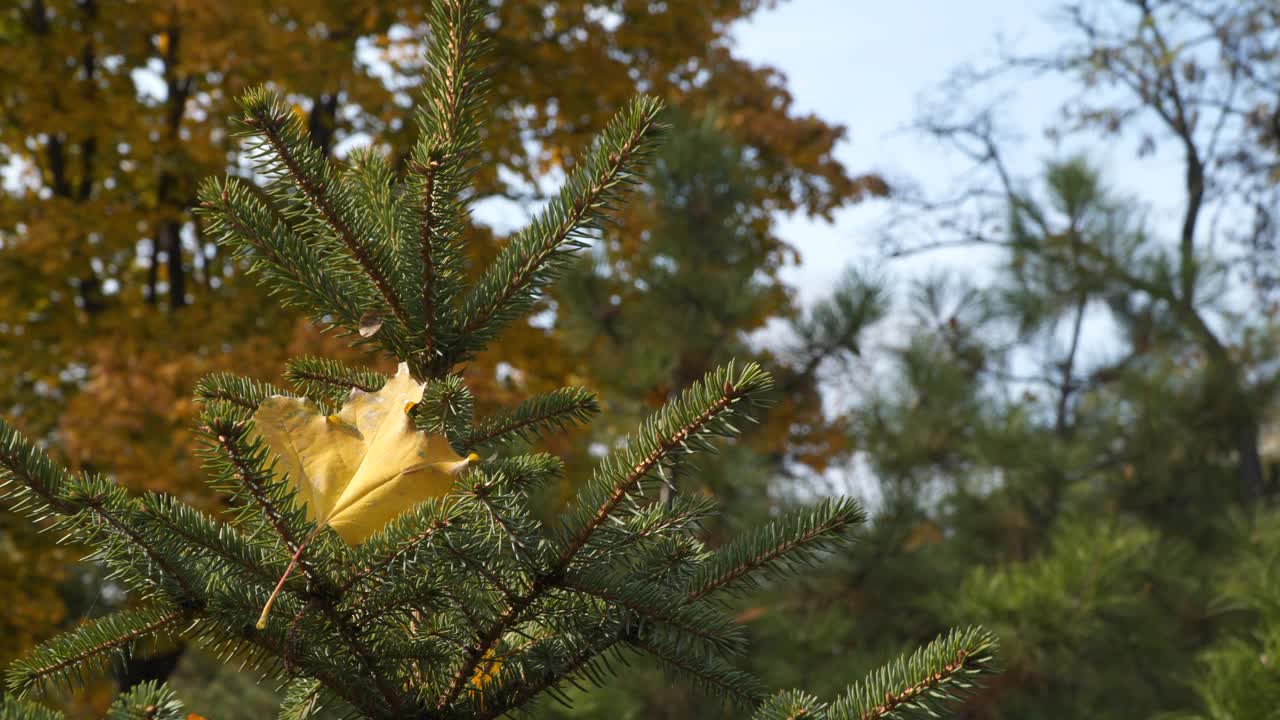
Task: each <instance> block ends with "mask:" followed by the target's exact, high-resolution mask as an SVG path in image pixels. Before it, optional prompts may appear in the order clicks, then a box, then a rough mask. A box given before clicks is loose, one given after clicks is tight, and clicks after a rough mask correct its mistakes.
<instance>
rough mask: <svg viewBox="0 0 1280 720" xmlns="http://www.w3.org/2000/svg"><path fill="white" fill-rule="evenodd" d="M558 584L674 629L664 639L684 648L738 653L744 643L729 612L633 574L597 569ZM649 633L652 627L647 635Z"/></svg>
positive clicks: (642, 619) (742, 648) (629, 613)
mask: <svg viewBox="0 0 1280 720" xmlns="http://www.w3.org/2000/svg"><path fill="white" fill-rule="evenodd" d="M560 585H561V587H564V588H566V589H569V590H574V591H576V592H580V593H583V594H585V595H588V596H590V597H594V598H598V599H600V600H603V601H605V602H606V603H607V605H608V606H609V607H611V608H614V609H615V611H616V610H618V609H622V610H625V611H626V614H627V615H628V617H634V618H635V619H637V620H639V621H642V622H646V623H652V624H654V625H658V626H662V627H664V628H669V629H670V630H673V631H675V632H674V633H672V637H670V638H668V639H667V641H668V642H670V643H671V644H672V645H673V646H675V647H679V648H681V649H683V650H685V651H687V650H688V646H689V645H690V644H693V645H694V646H695V647H697V646H701V647H706V648H709V649H712V650H715V651H717V652H721V653H738V652H742V651H743V650H744V649H745V647H746V638H745V637H744V635H743V634H742V627H741V626H740V625H738V624H737V623H735V622H734V621H733V619H732V618H731V617H729V616H728V615H726V614H724V613H721V612H717V611H715V610H714V609H712V608H710V607H708V606H706V605H702V604H684V603H682V602H681V598H680V597H679V596H678V595H675V594H673V593H672V592H671V591H670V590H668V589H667V588H664V587H662V586H661V585H657V584H653V583H646V582H642V581H639V580H636V579H634V578H628V579H626V580H623V579H621V578H611V577H609V575H608V574H606V573H603V572H600V571H587V572H581V573H574V574H570V575H567V576H566V577H565V578H564V580H563V581H562V582H561V583H560ZM650 636H652V630H649V631H648V632H646V637H650Z"/></svg>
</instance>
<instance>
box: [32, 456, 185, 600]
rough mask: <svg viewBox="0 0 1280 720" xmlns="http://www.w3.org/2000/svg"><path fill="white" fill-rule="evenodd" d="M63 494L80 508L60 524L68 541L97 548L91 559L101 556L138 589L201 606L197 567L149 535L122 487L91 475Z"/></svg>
mask: <svg viewBox="0 0 1280 720" xmlns="http://www.w3.org/2000/svg"><path fill="white" fill-rule="evenodd" d="M64 496H65V497H66V499H67V501H68V502H69V503H70V504H71V506H72V507H75V508H79V509H78V510H77V511H76V512H75V514H72V515H67V516H65V517H64V518H63V519H62V520H60V521H59V523H58V526H57V527H58V528H59V529H60V530H62V531H64V532H65V537H66V539H71V540H75V541H76V542H79V543H83V544H85V545H88V546H90V547H92V548H93V549H94V552H93V553H92V554H91V555H90V556H89V558H90V559H93V560H102V561H103V564H104V565H106V566H107V567H108V568H109V569H110V570H111V571H112V575H113V576H115V577H119V578H120V579H122V580H123V581H124V582H125V583H126V584H127V585H128V586H129V587H130V588H131V589H133V590H135V591H138V592H141V593H144V594H147V595H150V594H153V591H156V590H159V591H161V593H162V595H164V596H165V597H167V598H168V599H170V600H172V601H174V602H176V603H178V604H180V605H183V606H185V607H187V608H188V609H192V608H196V607H198V606H199V605H200V604H201V602H202V601H201V599H200V598H201V596H200V593H199V592H198V591H197V587H198V585H199V580H198V579H197V578H196V577H195V573H194V572H193V568H192V567H191V566H190V565H189V564H188V563H186V562H184V560H183V559H182V558H180V557H178V556H176V555H173V554H171V553H167V552H165V551H164V550H163V549H162V548H161V547H159V546H158V545H157V544H156V543H155V541H154V540H153V539H151V538H148V537H146V536H145V534H144V533H143V531H142V528H141V525H142V523H141V519H140V514H141V513H140V511H139V508H138V505H137V502H136V501H135V500H134V499H132V498H130V497H129V495H128V493H126V492H125V490H124V489H123V488H121V487H120V486H118V485H116V484H114V483H112V482H110V481H108V480H105V479H103V478H101V477H97V476H93V475H88V476H84V477H76V478H74V479H73V481H72V482H70V483H68V484H67V486H66V488H65V491H64Z"/></svg>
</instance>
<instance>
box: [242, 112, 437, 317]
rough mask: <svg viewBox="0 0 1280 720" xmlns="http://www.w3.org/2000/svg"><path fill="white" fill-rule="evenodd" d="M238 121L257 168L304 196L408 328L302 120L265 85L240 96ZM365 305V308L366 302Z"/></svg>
mask: <svg viewBox="0 0 1280 720" xmlns="http://www.w3.org/2000/svg"><path fill="white" fill-rule="evenodd" d="M241 106H242V107H243V109H244V116H243V118H242V119H241V122H243V123H244V125H245V127H247V128H249V130H250V131H251V132H252V133H254V134H256V135H257V136H258V137H260V138H261V140H262V144H261V145H260V147H259V148H258V150H259V151H260V152H258V153H256V154H255V155H254V156H253V157H254V158H255V159H257V160H259V161H261V165H260V167H261V169H262V170H263V171H264V172H267V173H269V174H278V175H280V176H281V177H283V178H286V179H287V180H289V181H290V182H292V183H293V185H294V186H295V187H296V188H297V189H298V191H299V192H301V193H302V194H303V196H304V197H305V198H306V199H307V201H308V203H309V204H310V207H311V210H312V211H313V212H315V213H316V214H317V215H318V216H319V219H320V221H321V222H322V223H323V225H324V226H326V227H327V229H328V230H329V231H330V232H331V233H332V234H333V236H335V237H336V238H337V239H338V240H339V241H340V242H341V243H342V245H343V246H344V247H346V249H347V251H348V252H350V253H351V256H352V257H353V258H355V260H356V262H357V263H359V265H360V268H361V269H362V270H363V271H364V274H365V275H366V276H367V277H368V278H369V279H370V280H371V281H372V282H373V284H374V286H375V287H377V289H378V293H379V295H380V296H381V300H382V302H383V303H385V305H386V307H388V308H390V309H391V312H392V314H393V315H394V316H395V318H396V320H397V321H398V322H399V324H400V326H401V327H402V328H405V329H409V328H412V327H413V325H412V324H411V323H410V322H409V318H408V316H407V315H406V314H405V311H404V306H403V304H402V303H401V300H400V296H399V293H397V291H396V288H395V287H394V286H393V284H392V282H391V277H392V276H393V275H394V270H393V269H392V267H391V266H392V260H391V257H390V254H389V253H388V252H387V251H386V249H385V248H384V247H382V246H380V245H379V244H376V243H371V242H369V240H368V238H369V237H370V233H368V232H366V231H365V230H366V228H365V227H364V225H365V224H366V223H360V222H358V221H357V220H356V219H355V218H354V217H353V216H354V215H355V214H356V212H355V209H354V207H353V204H352V200H351V198H350V196H349V194H348V192H347V191H346V188H345V187H344V185H343V184H341V183H339V182H337V181H336V179H335V178H334V173H333V169H332V168H331V167H330V166H329V161H328V160H327V159H326V158H325V157H324V156H323V155H321V154H320V150H319V148H317V147H316V146H315V145H314V144H313V143H312V142H311V138H310V135H309V133H308V132H307V130H306V128H305V127H303V124H302V120H301V119H300V118H299V117H298V115H297V114H296V113H294V112H293V110H292V109H291V108H290V107H289V106H288V105H287V104H286V103H285V102H284V100H283V99H281V98H280V97H279V96H278V95H277V94H275V93H274V92H271V91H270V90H267V89H265V88H258V89H256V90H252V91H250V92H249V93H247V94H246V95H245V96H244V97H243V98H242V99H241ZM367 309H370V308H366V310H367Z"/></svg>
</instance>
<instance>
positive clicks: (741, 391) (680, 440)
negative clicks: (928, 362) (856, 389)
mask: <svg viewBox="0 0 1280 720" xmlns="http://www.w3.org/2000/svg"><path fill="white" fill-rule="evenodd" d="M770 387H772V380H771V378H770V377H769V375H768V373H766V372H764V371H763V370H761V369H760V367H759V366H758V365H756V364H754V363H752V364H750V365H747V366H746V367H744V368H743V369H742V371H741V372H735V371H734V367H733V364H732V363H730V364H729V365H728V366H727V367H724V368H720V369H719V370H716V371H713V372H711V373H709V374H708V375H707V376H706V377H705V378H703V380H702V381H701V382H699V383H695V384H694V386H693V387H691V388H689V389H688V390H686V391H685V392H684V393H682V394H681V395H680V397H678V398H676V399H675V400H674V401H672V402H670V403H668V404H667V405H665V406H664V407H663V408H662V409H661V410H659V411H658V412H657V413H656V414H655V415H654V416H653V417H652V418H650V419H649V420H648V421H646V422H645V423H644V424H643V425H642V426H641V429H640V431H639V432H638V433H637V437H636V438H635V439H634V440H633V441H632V442H630V443H628V444H627V446H626V447H624V448H623V449H622V450H620V451H618V452H616V453H614V454H613V455H611V456H610V457H608V458H606V459H605V460H604V461H603V462H602V463H601V465H600V467H599V469H597V472H596V474H595V476H594V477H593V479H592V481H591V484H590V485H589V486H588V487H587V489H586V490H584V492H583V493H580V494H579V497H578V500H577V505H578V508H579V512H578V516H577V519H576V522H575V524H576V526H577V528H576V530H574V529H572V528H570V532H571V535H570V536H569V539H568V540H567V541H566V542H565V543H564V544H563V546H562V548H561V550H560V552H559V554H558V556H557V557H556V559H555V560H554V561H553V562H552V563H551V566H550V567H549V568H548V569H547V570H546V571H545V572H543V573H541V574H539V575H538V576H537V577H536V578H535V580H534V582H533V583H532V585H531V586H530V587H529V590H528V591H527V592H526V593H525V594H523V595H521V596H519V597H518V598H516V599H515V600H514V601H513V602H512V603H511V604H510V605H508V606H507V609H506V610H505V611H504V612H503V613H502V614H501V615H500V616H498V618H497V619H496V620H495V621H494V622H493V623H492V624H491V625H490V626H489V628H488V630H486V631H485V632H483V633H482V634H481V635H480V637H479V639H478V642H476V643H475V644H474V645H472V646H471V648H470V649H469V651H468V652H467V656H466V658H465V659H464V661H463V662H462V664H461V666H460V667H459V668H458V670H457V672H455V673H454V676H453V681H452V682H451V683H450V685H449V687H448V689H447V690H446V691H445V692H444V694H442V695H441V696H440V699H439V701H438V703H437V707H438V708H444V707H447V706H448V705H449V704H450V703H452V702H453V701H454V700H455V699H456V698H457V696H458V694H459V693H460V692H461V691H462V689H463V687H464V686H465V685H466V683H467V682H468V681H469V680H470V678H471V677H472V675H473V674H474V673H475V671H476V668H477V667H479V665H480V662H481V661H482V659H483V658H484V656H485V655H486V653H488V652H489V651H490V650H492V648H493V646H494V644H495V643H496V642H497V641H498V640H499V639H500V638H501V637H502V635H503V634H504V633H506V632H507V631H508V630H510V629H511V628H512V627H513V626H515V625H516V624H517V623H519V622H520V621H521V620H522V619H523V617H524V615H525V613H526V611H528V609H529V608H530V607H531V606H532V605H533V604H534V602H535V601H536V600H538V599H539V598H540V597H542V595H543V594H544V593H545V592H546V591H547V590H549V589H551V588H553V587H556V586H557V585H558V584H559V583H560V582H562V581H563V579H564V576H565V572H566V570H568V569H569V567H570V565H571V564H572V563H573V561H574V560H575V559H576V558H577V555H578V552H579V551H580V550H582V548H583V547H584V546H586V544H587V542H588V541H589V540H590V539H591V536H592V534H593V533H594V532H595V530H596V529H598V528H599V527H600V526H601V525H602V524H603V523H604V522H605V521H606V520H607V519H609V518H610V517H611V516H612V515H613V512H614V510H615V509H616V508H617V507H618V505H619V504H620V503H621V502H622V501H623V499H625V498H626V497H627V496H628V495H629V494H630V493H631V492H633V491H634V490H635V488H636V486H637V485H639V483H640V481H641V480H642V479H643V478H644V477H646V476H647V475H648V474H649V473H650V472H652V471H653V470H654V469H656V468H657V467H658V466H659V464H660V463H663V462H666V461H669V460H671V459H673V458H675V457H678V456H681V455H684V454H687V453H691V452H694V451H696V450H714V446H713V445H711V443H710V440H711V438H713V437H716V436H720V437H727V436H732V435H736V434H737V429H736V428H735V427H734V426H733V425H732V423H730V422H729V419H730V417H732V416H733V415H735V414H738V413H739V412H741V408H742V405H744V404H745V405H750V404H751V403H752V402H753V401H754V402H759V398H758V396H759V395H760V394H762V393H764V392H765V391H767V390H768V389H769V388H770ZM592 508H595V509H594V510H592Z"/></svg>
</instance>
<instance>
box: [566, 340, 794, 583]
mask: <svg viewBox="0 0 1280 720" xmlns="http://www.w3.org/2000/svg"><path fill="white" fill-rule="evenodd" d="M772 386H773V380H772V378H770V376H769V374H768V373H766V372H764V370H762V369H761V368H760V366H759V365H756V364H755V363H751V364H749V365H747V366H746V367H744V368H743V369H742V371H741V372H740V373H735V372H734V367H733V363H730V364H729V365H728V366H727V367H723V368H720V369H718V370H715V371H713V372H711V373H708V374H707V375H706V377H704V378H703V379H702V380H701V381H700V382H697V383H695V384H694V385H693V386H692V387H690V388H689V389H687V390H685V391H684V392H683V393H681V395H680V396H679V397H677V398H676V399H675V400H673V401H672V402H669V403H667V405H665V406H663V408H662V409H661V410H659V411H658V412H657V413H656V414H655V415H654V416H653V417H651V418H649V419H648V420H646V421H645V422H644V424H642V425H641V426H640V429H639V430H638V431H637V432H636V434H635V436H634V437H633V438H631V439H630V440H629V441H628V442H627V443H626V445H625V446H624V447H623V448H622V449H621V450H618V451H615V452H614V453H611V454H610V455H609V456H608V457H606V458H605V459H604V460H603V461H602V462H601V463H600V465H599V466H598V467H597V469H596V472H595V473H594V475H593V476H592V479H591V481H590V482H589V483H588V485H587V487H586V488H585V489H584V490H583V491H582V492H580V493H579V494H578V498H577V502H576V507H577V509H578V510H577V513H576V517H574V518H573V520H572V521H571V522H572V524H571V525H570V526H569V528H568V529H569V530H570V532H571V535H570V536H569V538H568V540H567V542H566V543H565V545H564V548H563V549H562V550H561V553H560V558H559V559H558V560H557V561H556V563H555V565H554V569H553V571H552V572H553V574H555V573H558V572H562V571H563V570H564V569H565V568H567V567H568V566H569V564H570V563H571V562H572V561H573V559H574V558H575V557H577V554H578V553H579V552H580V551H581V550H582V549H583V548H584V547H585V546H586V545H587V543H588V541H590V539H591V537H592V534H593V533H594V532H595V531H596V529H598V528H599V527H600V526H601V525H603V524H604V523H605V521H606V520H608V519H609V518H610V517H611V516H612V515H613V513H614V511H615V510H616V509H617V508H618V506H619V505H620V504H621V503H622V501H623V500H624V499H626V498H627V497H628V495H630V494H631V493H632V492H634V491H635V490H636V488H637V486H638V485H639V484H640V482H641V481H642V480H643V479H644V478H646V477H648V476H649V475H650V473H652V472H654V471H655V470H658V471H661V470H662V469H663V466H664V465H667V464H669V463H671V462H672V461H673V460H675V459H677V458H679V457H681V456H684V455H687V454H689V453H692V452H696V451H711V452H714V450H715V446H713V445H712V444H711V443H710V440H711V439H712V438H713V437H732V436H735V435H737V434H738V430H737V428H736V427H735V426H734V425H733V424H732V423H731V422H730V420H731V419H732V418H733V417H734V416H735V415H738V414H741V413H742V412H743V410H744V407H743V405H750V404H751V403H752V402H759V396H760V395H761V394H763V393H764V392H766V391H768V390H769V389H770V388H772ZM744 401H745V402H744Z"/></svg>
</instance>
